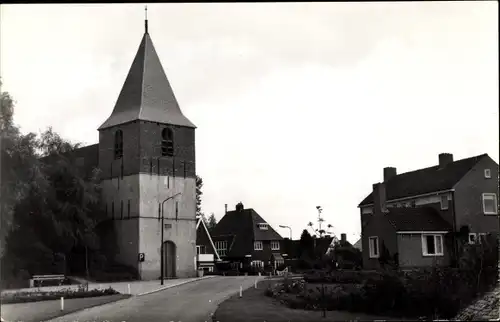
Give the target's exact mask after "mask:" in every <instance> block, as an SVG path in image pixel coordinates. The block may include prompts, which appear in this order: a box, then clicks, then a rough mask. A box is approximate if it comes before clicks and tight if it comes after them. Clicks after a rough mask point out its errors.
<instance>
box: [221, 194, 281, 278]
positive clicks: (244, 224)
mask: <svg viewBox="0 0 500 322" xmlns="http://www.w3.org/2000/svg"><path fill="white" fill-rule="evenodd" d="M212 239H213V241H214V244H215V248H216V249H217V253H218V254H219V256H220V257H221V259H222V260H224V261H228V262H230V263H232V264H233V265H234V266H235V268H239V269H241V268H244V267H245V268H248V267H258V268H262V269H264V268H266V267H267V268H270V269H276V268H277V267H278V266H280V265H281V264H284V259H283V249H284V247H283V246H284V245H283V238H282V237H281V236H280V234H278V233H277V232H276V231H275V230H274V229H273V227H271V225H269V223H268V222H266V221H265V220H264V219H263V218H262V217H261V216H260V215H259V214H258V213H257V212H256V211H255V210H254V209H252V208H248V209H245V208H244V207H243V204H242V203H241V202H240V203H238V204H237V205H236V209H235V210H232V211H226V213H225V215H224V216H223V217H222V218H221V220H220V221H219V222H218V223H217V225H216V226H215V228H214V229H213V232H212Z"/></svg>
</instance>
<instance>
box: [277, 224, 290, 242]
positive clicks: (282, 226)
mask: <svg viewBox="0 0 500 322" xmlns="http://www.w3.org/2000/svg"><path fill="white" fill-rule="evenodd" d="M280 228H288V229H290V240H292V228H290V226H285V225H280Z"/></svg>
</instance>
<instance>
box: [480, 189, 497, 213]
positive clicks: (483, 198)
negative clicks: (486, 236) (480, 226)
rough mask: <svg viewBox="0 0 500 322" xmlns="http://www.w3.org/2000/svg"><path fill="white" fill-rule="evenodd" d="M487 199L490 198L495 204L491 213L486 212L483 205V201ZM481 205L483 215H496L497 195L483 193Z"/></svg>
mask: <svg viewBox="0 0 500 322" xmlns="http://www.w3.org/2000/svg"><path fill="white" fill-rule="evenodd" d="M489 198H492V199H493V201H494V202H495V207H494V208H495V210H494V211H493V212H491V211H488V212H487V211H486V207H485V204H484V201H485V199H489ZM481 201H482V203H483V213H484V214H485V215H498V200H497V194H496V193H487V192H485V193H483V195H482V199H481Z"/></svg>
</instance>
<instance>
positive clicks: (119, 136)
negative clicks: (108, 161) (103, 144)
mask: <svg viewBox="0 0 500 322" xmlns="http://www.w3.org/2000/svg"><path fill="white" fill-rule="evenodd" d="M122 157H123V132H122V130H118V131H116V132H115V159H121V158H122Z"/></svg>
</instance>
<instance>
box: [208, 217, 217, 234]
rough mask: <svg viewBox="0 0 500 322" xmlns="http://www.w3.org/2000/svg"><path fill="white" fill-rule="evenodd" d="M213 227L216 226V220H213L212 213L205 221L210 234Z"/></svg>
mask: <svg viewBox="0 0 500 322" xmlns="http://www.w3.org/2000/svg"><path fill="white" fill-rule="evenodd" d="M215 226H217V219H216V218H215V214H214V213H213V212H212V213H211V214H210V216H209V217H208V219H207V228H208V231H209V232H210V233H211V232H212V231H213V230H214V228H215Z"/></svg>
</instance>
